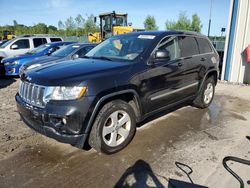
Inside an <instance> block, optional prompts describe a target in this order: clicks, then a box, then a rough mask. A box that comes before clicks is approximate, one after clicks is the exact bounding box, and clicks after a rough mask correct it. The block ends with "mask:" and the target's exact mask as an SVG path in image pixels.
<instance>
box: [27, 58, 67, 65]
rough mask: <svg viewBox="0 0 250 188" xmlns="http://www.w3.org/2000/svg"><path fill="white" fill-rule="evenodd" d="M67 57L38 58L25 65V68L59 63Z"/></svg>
mask: <svg viewBox="0 0 250 188" xmlns="http://www.w3.org/2000/svg"><path fill="white" fill-rule="evenodd" d="M64 58H65V57H56V56H42V57H37V58H35V59H34V60H32V61H30V62H27V63H25V66H26V67H28V66H30V65H33V64H47V63H51V62H58V61H62V60H64Z"/></svg>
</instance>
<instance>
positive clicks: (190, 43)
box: [178, 36, 201, 97]
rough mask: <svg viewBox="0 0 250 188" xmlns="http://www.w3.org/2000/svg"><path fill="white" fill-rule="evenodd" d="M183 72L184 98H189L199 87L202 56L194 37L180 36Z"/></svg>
mask: <svg viewBox="0 0 250 188" xmlns="http://www.w3.org/2000/svg"><path fill="white" fill-rule="evenodd" d="M178 44H179V46H180V51H181V59H182V60H181V62H182V64H183V66H184V67H185V70H184V72H183V83H182V96H183V97H189V96H192V95H194V94H195V93H196V92H197V89H198V86H199V75H198V73H199V70H200V68H201V66H200V58H201V57H200V54H199V48H198V44H197V41H196V39H195V38H194V37H193V36H179V37H178Z"/></svg>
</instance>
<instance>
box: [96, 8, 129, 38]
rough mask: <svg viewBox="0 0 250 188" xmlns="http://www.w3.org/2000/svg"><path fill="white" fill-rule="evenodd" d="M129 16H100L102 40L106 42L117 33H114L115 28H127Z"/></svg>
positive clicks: (115, 14) (106, 14) (111, 14)
mask: <svg viewBox="0 0 250 188" xmlns="http://www.w3.org/2000/svg"><path fill="white" fill-rule="evenodd" d="M127 17H128V14H118V13H115V12H112V13H105V14H100V15H99V18H100V29H101V39H102V40H105V39H107V38H109V37H111V36H113V35H116V34H117V33H114V27H115V28H121V27H127V26H128V23H127Z"/></svg>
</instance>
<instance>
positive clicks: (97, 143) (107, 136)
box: [89, 100, 136, 154]
mask: <svg viewBox="0 0 250 188" xmlns="http://www.w3.org/2000/svg"><path fill="white" fill-rule="evenodd" d="M122 119H124V120H123V121H121V120H122ZM115 122H117V123H115ZM119 122H120V123H119ZM135 132H136V120H135V113H134V110H133V109H132V107H131V106H130V105H129V104H128V103H126V102H124V101H122V100H114V101H111V102H109V103H107V104H105V105H104V106H103V107H102V109H101V110H100V111H99V113H98V115H97V117H96V119H95V122H94V124H93V127H92V130H91V132H90V135H89V144H90V146H91V147H92V148H94V149H95V150H96V151H98V152H102V153H106V154H112V153H116V152H118V151H120V150H122V149H123V148H125V147H126V146H127V145H128V144H129V143H130V141H131V140H132V139H133V137H134V135H135Z"/></svg>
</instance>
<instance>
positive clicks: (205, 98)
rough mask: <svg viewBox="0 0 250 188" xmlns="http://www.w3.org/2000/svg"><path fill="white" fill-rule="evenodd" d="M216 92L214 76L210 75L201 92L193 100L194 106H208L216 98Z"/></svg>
mask: <svg viewBox="0 0 250 188" xmlns="http://www.w3.org/2000/svg"><path fill="white" fill-rule="evenodd" d="M214 92H215V82H214V79H213V77H209V78H207V79H206V81H205V82H204V84H203V86H202V88H201V91H200V93H199V94H198V96H197V97H196V99H195V100H194V101H193V106H195V107H197V108H207V107H208V106H209V105H210V104H211V102H212V100H213V98H214Z"/></svg>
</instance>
